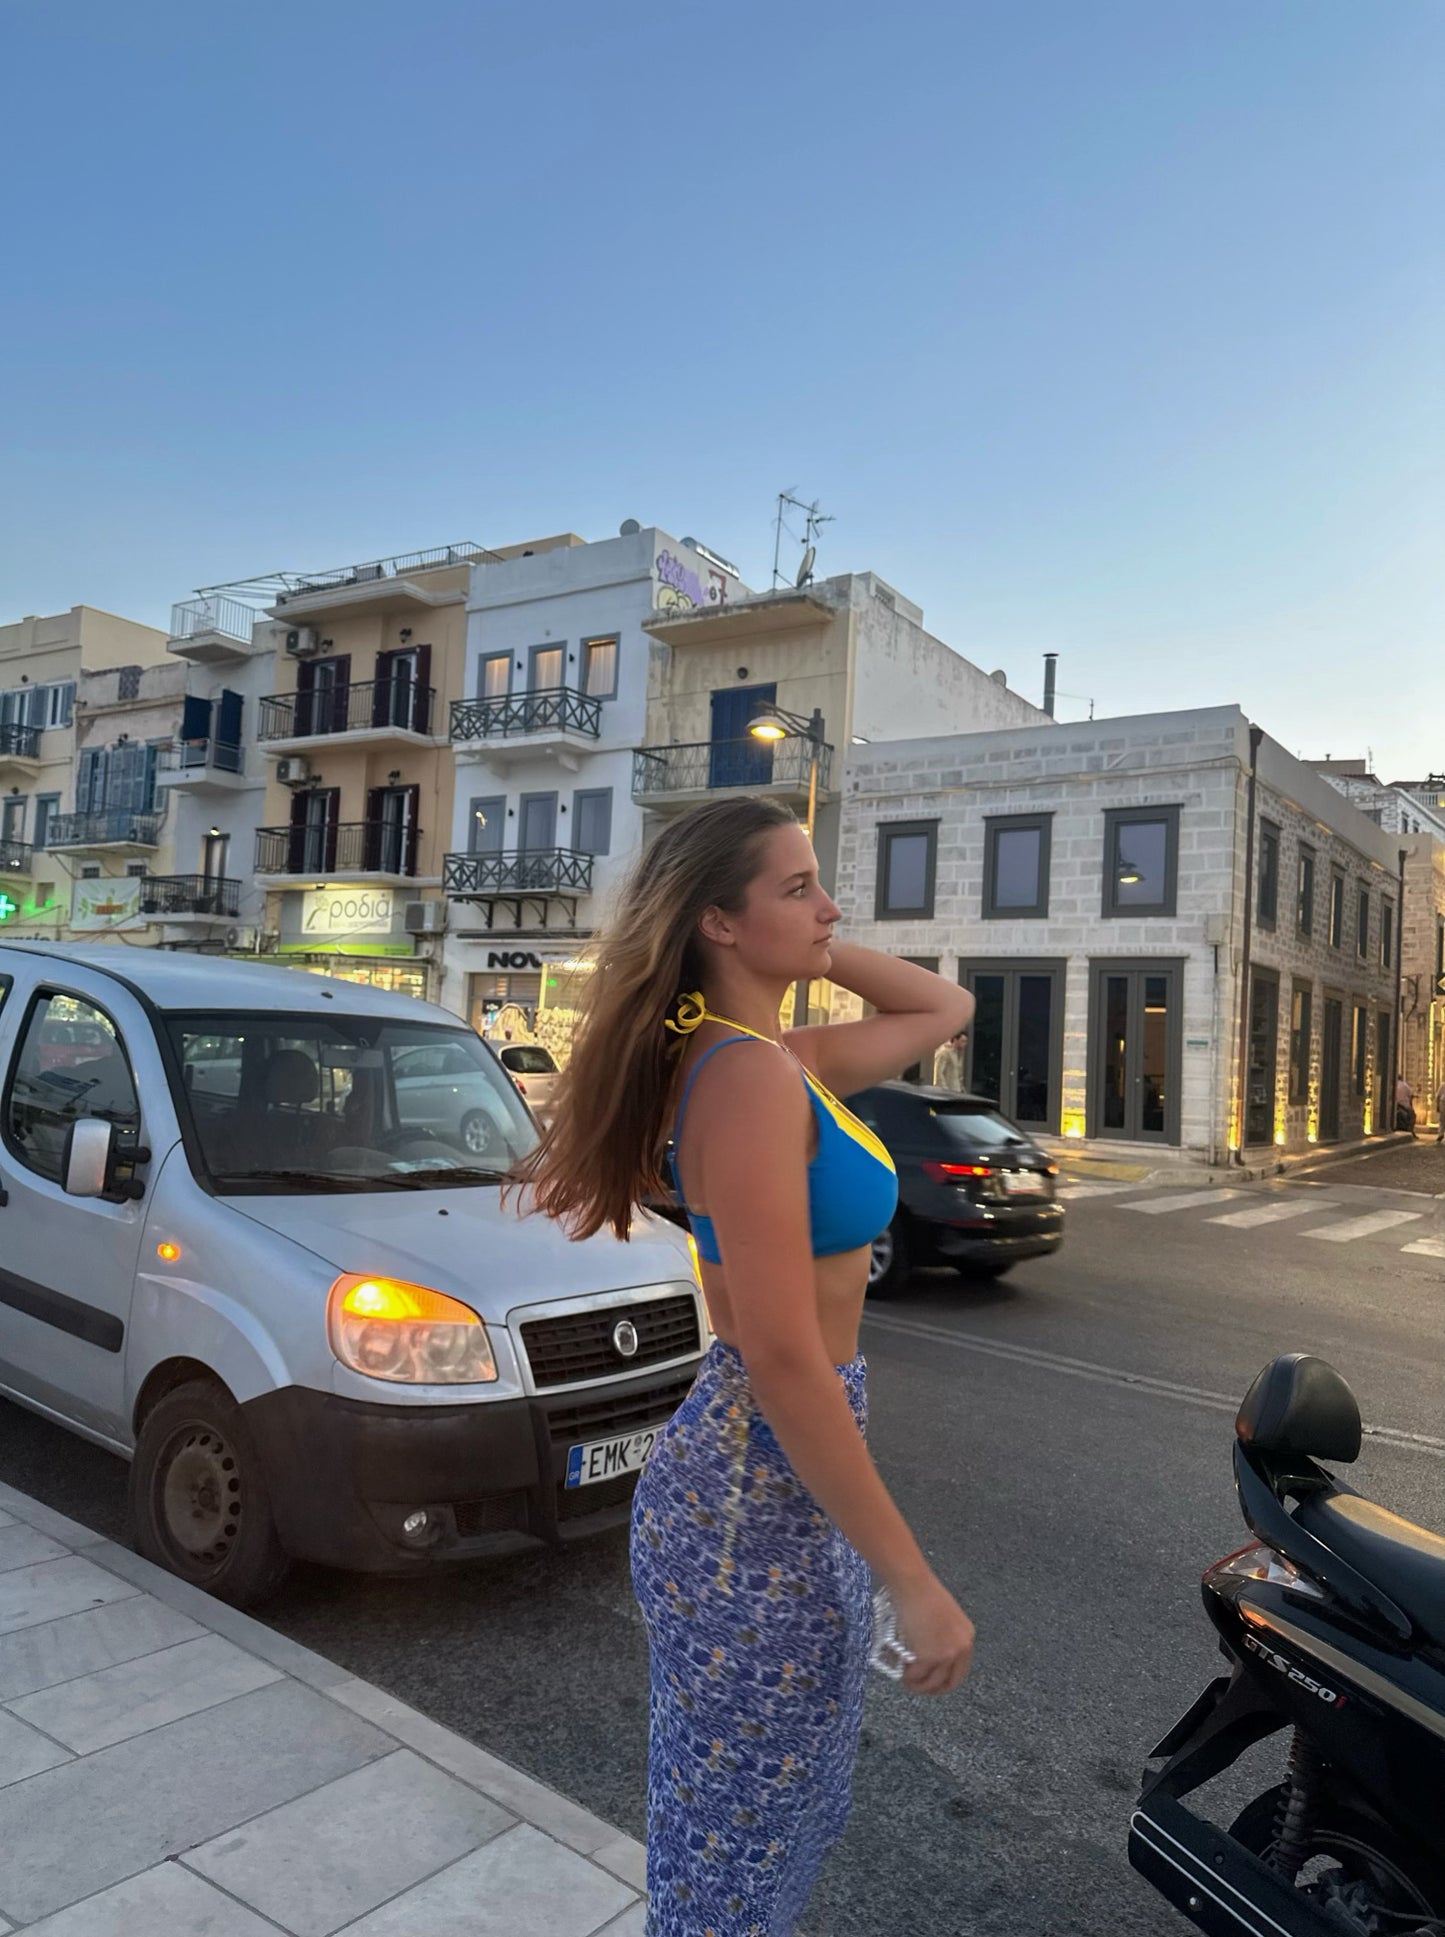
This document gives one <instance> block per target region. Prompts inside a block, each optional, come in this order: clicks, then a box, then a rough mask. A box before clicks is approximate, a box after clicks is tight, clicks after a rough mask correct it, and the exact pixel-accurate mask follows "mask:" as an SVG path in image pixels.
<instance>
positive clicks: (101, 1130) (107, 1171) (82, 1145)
mask: <svg viewBox="0 0 1445 1937" xmlns="http://www.w3.org/2000/svg"><path fill="white" fill-rule="evenodd" d="M114 1134H115V1133H114V1127H113V1126H112V1125H111V1124H109V1123H107V1122H106V1121H105V1120H104V1118H103V1117H95V1116H84V1117H80V1118H78V1119H77V1120H76V1122H74V1123H72V1124H71V1126H70V1128H69V1130H68V1131H67V1132H66V1137H65V1155H64V1158H63V1159H62V1161H61V1166H60V1174H61V1178H62V1181H63V1183H64V1186H65V1192H66V1195H67V1196H69V1197H104V1196H105V1194H106V1192H107V1190H108V1189H109V1188H110V1185H111V1146H112V1140H113V1137H114Z"/></svg>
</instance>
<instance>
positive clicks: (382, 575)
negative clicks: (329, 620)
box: [277, 543, 501, 605]
mask: <svg viewBox="0 0 1445 1937" xmlns="http://www.w3.org/2000/svg"><path fill="white" fill-rule="evenodd" d="M500 563H501V559H500V557H499V556H498V554H497V553H496V552H489V551H487V550H486V548H485V547H484V546H482V545H473V544H470V543H463V544H459V545H433V546H432V548H431V550H430V551H421V552H398V553H397V554H396V556H395V557H393V558H374V559H372V560H371V561H370V563H369V564H366V565H338V566H337V567H336V568H335V569H334V570H333V571H329V572H306V573H304V574H303V573H300V572H282V573H280V574H278V576H279V577H280V578H281V580H282V581H283V583H284V585H285V590H284V592H283V593H282V594H281V596H280V598H279V600H278V601H277V603H278V604H281V605H284V604H285V603H286V600H287V599H288V598H289V599H299V598H305V597H306V595H307V593H308V592H334V591H335V590H337V588H338V587H341V586H347V585H370V584H372V583H374V581H376V580H377V579H386V578H405V576H406V574H407V573H408V572H434V571H436V570H438V569H439V568H440V567H442V566H446V565H495V564H500Z"/></svg>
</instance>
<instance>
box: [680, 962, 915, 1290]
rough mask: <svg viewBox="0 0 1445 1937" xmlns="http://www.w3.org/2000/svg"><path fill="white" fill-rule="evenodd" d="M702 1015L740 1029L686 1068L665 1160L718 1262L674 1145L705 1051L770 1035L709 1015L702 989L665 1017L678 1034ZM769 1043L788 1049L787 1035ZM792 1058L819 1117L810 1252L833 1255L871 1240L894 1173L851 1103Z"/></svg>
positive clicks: (890, 1204)
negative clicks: (686, 1189) (675, 1014)
mask: <svg viewBox="0 0 1445 1937" xmlns="http://www.w3.org/2000/svg"><path fill="white" fill-rule="evenodd" d="M703 1022H721V1023H725V1024H726V1025H727V1027H728V1028H729V1029H736V1030H737V1032H738V1033H737V1035H735V1036H724V1038H723V1040H722V1041H721V1042H715V1043H714V1044H713V1046H712V1048H711V1049H705V1050H704V1051H703V1053H702V1055H701V1056H699V1057H698V1059H697V1061H696V1062H695V1063H694V1064H693V1066H692V1069H691V1070H690V1071H689V1073H688V1078H687V1083H686V1085H685V1086H684V1088H683V1092H682V1100H681V1101H680V1102H679V1104H678V1106H677V1121H676V1123H675V1124H674V1126H673V1132H672V1150H671V1152H670V1153H669V1157H668V1162H669V1165H670V1167H671V1170H672V1181H673V1185H674V1187H675V1189H676V1191H677V1194H678V1196H679V1198H682V1199H683V1207H684V1209H685V1210H686V1211H687V1216H688V1222H689V1224H690V1225H691V1227H692V1234H693V1237H694V1239H695V1240H696V1242H697V1248H698V1254H699V1256H701V1257H703V1258H705V1259H706V1260H707V1262H708V1263H709V1264H721V1263H722V1254H721V1252H720V1251H719V1249H718V1241H717V1233H716V1232H715V1231H714V1230H713V1225H712V1219H711V1218H710V1217H708V1216H707V1214H706V1213H705V1212H703V1211H697V1210H694V1209H693V1208H692V1206H691V1205H689V1204H688V1203H687V1202H686V1198H685V1197H684V1194H683V1188H682V1179H681V1177H680V1176H679V1174H678V1167H677V1154H676V1153H677V1150H678V1147H679V1145H680V1144H681V1141H682V1122H683V1118H684V1116H685V1115H686V1114H687V1099H688V1096H689V1094H690V1093H691V1090H692V1086H693V1084H694V1083H695V1082H696V1081H697V1079H698V1075H699V1073H700V1072H701V1070H702V1066H703V1064H704V1063H705V1062H706V1061H707V1059H708V1057H709V1056H716V1054H717V1052H718V1051H719V1050H720V1049H729V1048H731V1047H732V1045H733V1044H734V1043H735V1042H765V1043H773V1042H774V1038H773V1037H771V1036H763V1035H759V1033H758V1032H757V1030H755V1029H747V1028H744V1026H743V1024H742V1023H740V1022H734V1021H733V1020H732V1018H731V1016H718V1015H714V1014H713V1013H712V1011H711V1010H710V1009H708V1008H705V1007H704V1006H703V1002H702V998H701V996H689V997H684V999H683V1002H682V1004H681V1007H680V1013H679V1019H678V1021H677V1022H669V1023H668V1024H667V1027H668V1028H669V1029H671V1030H673V1031H674V1032H675V1033H676V1034H678V1035H683V1036H690V1035H691V1034H692V1032H693V1030H694V1029H696V1028H697V1027H698V1026H699V1025H700V1024H701V1023H703ZM775 1046H776V1047H778V1048H783V1049H787V1044H786V1043H781V1044H776V1045H775ZM788 1054H789V1055H790V1056H793V1052H792V1050H790V1049H789V1050H788ZM793 1061H794V1062H795V1063H797V1065H798V1070H799V1073H800V1074H801V1076H802V1078H803V1082H804V1085H805V1086H806V1088H807V1092H808V1099H809V1101H810V1102H811V1103H812V1105H813V1115H814V1116H815V1117H816V1118H817V1122H818V1149H817V1153H816V1155H815V1156H814V1158H813V1160H812V1162H811V1163H810V1164H809V1165H808V1223H809V1228H810V1232H811V1236H812V1245H813V1256H814V1257H815V1258H831V1257H835V1256H837V1255H838V1253H839V1252H842V1251H857V1250H859V1249H860V1248H861V1247H862V1246H863V1245H865V1244H871V1243H872V1242H873V1240H874V1238H876V1237H877V1235H878V1233H879V1232H880V1231H881V1230H882V1229H883V1228H884V1226H885V1225H886V1224H887V1223H888V1221H889V1219H890V1218H891V1217H892V1216H893V1213H894V1211H895V1210H896V1209H897V1206H898V1176H897V1172H896V1171H895V1170H894V1168H893V1159H892V1158H891V1157H890V1156H889V1154H888V1152H887V1150H886V1149H885V1147H884V1146H883V1144H882V1143H880V1142H879V1140H878V1138H877V1137H876V1136H874V1134H873V1132H872V1131H871V1130H870V1129H869V1128H868V1126H867V1124H866V1123H860V1122H859V1121H858V1119H857V1117H856V1116H854V1115H853V1114H852V1112H851V1111H850V1110H846V1109H845V1108H844V1107H843V1105H842V1104H841V1103H840V1102H839V1101H838V1099H837V1097H836V1096H834V1095H833V1094H832V1093H831V1092H830V1091H829V1090H827V1089H825V1088H824V1086H823V1085H822V1084H821V1083H820V1082H819V1081H818V1079H817V1077H816V1076H815V1075H814V1074H813V1072H812V1070H810V1069H809V1068H808V1067H807V1066H806V1064H804V1063H803V1062H801V1061H800V1060H799V1058H798V1057H797V1056H793Z"/></svg>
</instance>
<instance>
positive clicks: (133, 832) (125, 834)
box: [45, 813, 163, 847]
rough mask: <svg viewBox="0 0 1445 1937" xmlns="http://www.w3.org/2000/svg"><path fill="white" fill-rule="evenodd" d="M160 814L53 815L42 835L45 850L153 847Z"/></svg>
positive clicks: (159, 824)
mask: <svg viewBox="0 0 1445 1937" xmlns="http://www.w3.org/2000/svg"><path fill="white" fill-rule="evenodd" d="M162 818H163V817H162V816H161V815H160V814H127V813H108V814H53V815H52V816H51V819H50V824H49V826H48V827H47V829H46V833H45V845H46V846H47V847H117V846H126V847H154V846H155V845H156V842H157V840H158V839H159V837H160V827H161V820H162Z"/></svg>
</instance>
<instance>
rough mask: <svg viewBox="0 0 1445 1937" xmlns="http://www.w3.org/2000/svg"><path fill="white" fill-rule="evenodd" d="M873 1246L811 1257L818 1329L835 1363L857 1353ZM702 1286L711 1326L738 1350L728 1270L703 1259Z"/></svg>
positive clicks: (848, 1358) (724, 1340)
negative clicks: (816, 1299)
mask: <svg viewBox="0 0 1445 1937" xmlns="http://www.w3.org/2000/svg"><path fill="white" fill-rule="evenodd" d="M871 1255H872V1247H871V1246H869V1245H864V1246H863V1248H862V1249H861V1250H859V1251H841V1252H839V1253H838V1255H837V1256H836V1257H832V1258H814V1260H813V1289H814V1291H815V1292H816V1294H817V1298H818V1329H819V1331H820V1332H821V1333H822V1334H823V1344H824V1346H825V1347H826V1348H827V1352H828V1356H829V1358H830V1359H831V1360H832V1362H833V1364H834V1365H846V1364H847V1363H848V1361H849V1360H850V1359H854V1358H856V1357H857V1356H858V1326H859V1322H860V1321H861V1319H862V1317H863V1298H864V1294H865V1293H866V1291H867V1289H868V1261H869V1258H870V1256H871ZM701 1268H702V1290H703V1296H704V1298H705V1299H706V1300H707V1310H708V1317H709V1319H710V1320H711V1322H712V1328H713V1330H714V1331H715V1332H716V1333H717V1335H718V1337H719V1338H720V1339H721V1340H722V1342H723V1344H724V1345H731V1346H734V1347H736V1348H737V1349H739V1350H741V1347H740V1346H739V1345H738V1338H737V1330H736V1327H735V1326H734V1324H733V1314H732V1305H731V1303H730V1301H729V1299H728V1291H727V1274H726V1272H724V1271H723V1269H722V1268H721V1266H720V1265H715V1264H707V1263H702V1266H701Z"/></svg>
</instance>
